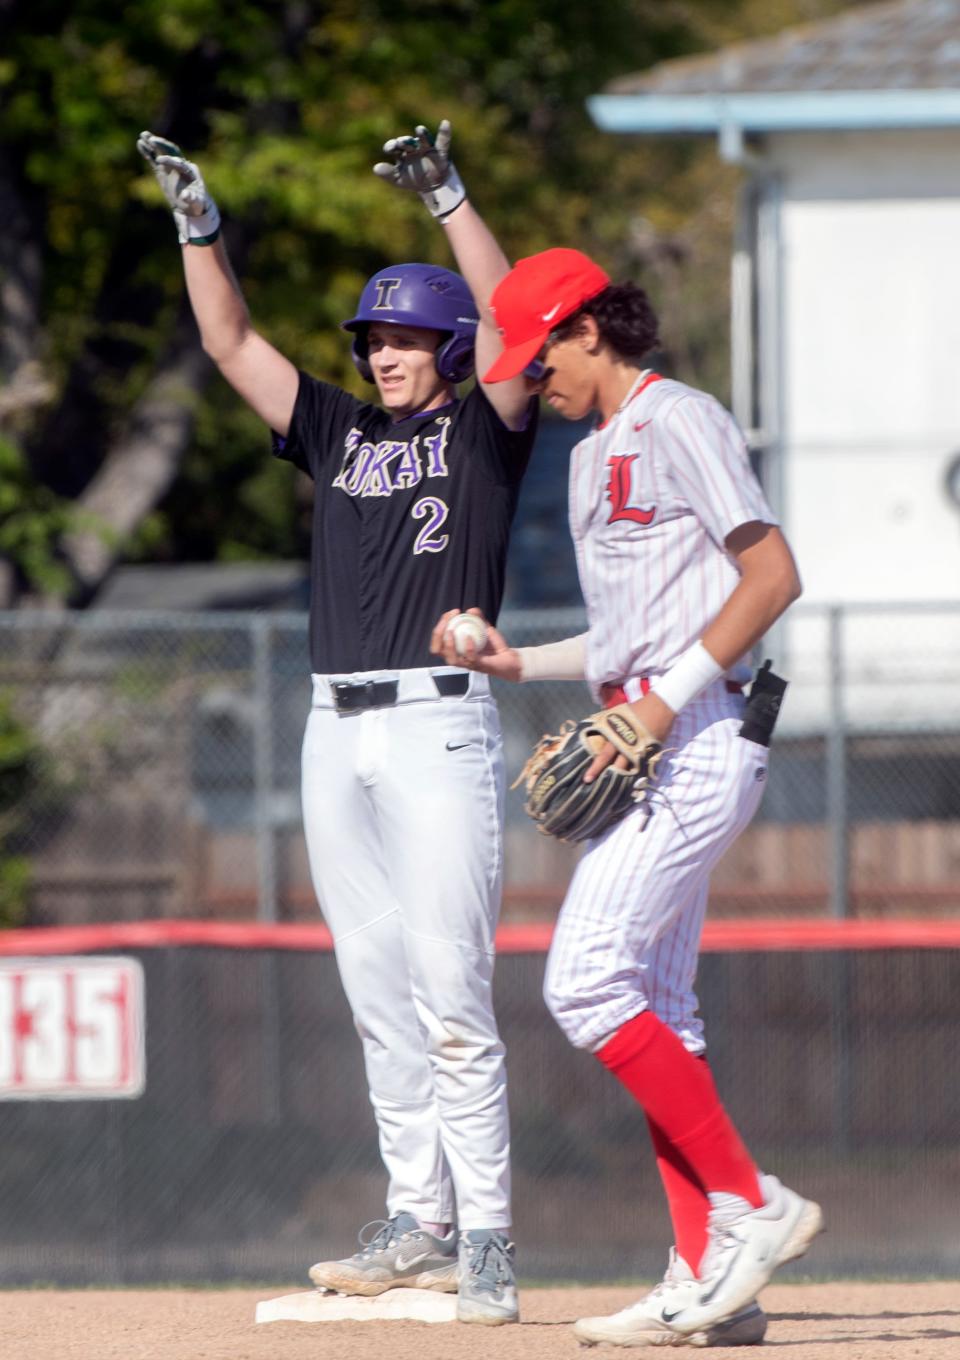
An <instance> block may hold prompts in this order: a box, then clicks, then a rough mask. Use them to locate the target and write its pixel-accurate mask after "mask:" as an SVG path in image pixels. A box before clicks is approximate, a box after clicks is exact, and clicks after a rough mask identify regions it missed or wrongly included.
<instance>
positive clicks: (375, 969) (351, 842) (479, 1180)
mask: <svg viewBox="0 0 960 1360" xmlns="http://www.w3.org/2000/svg"><path fill="white" fill-rule="evenodd" d="M439 673H445V674H451V673H453V674H457V675H465V674H467V672H464V671H459V670H454V671H451V668H449V667H447V668H443V667H439V668H437V670H436V671H433V670H426V669H425V670H407V671H399V672H383V671H376V672H364V673H362V674H354V675H346V676H339V675H338V676H318V675H315V676H314V677H313V707H312V708H311V711H310V716H309V719H308V721H307V728H306V733H305V736H304V743H303V753H302V796H303V816H304V829H305V833H306V841H307V850H308V854H309V858H310V870H311V875H312V878H313V884H314V888H315V890H316V894H317V898H318V900H319V902H320V906H321V909H322V911H323V914H324V917H325V919H326V921H327V924H328V926H329V927H330V931H331V933H332V935H333V938H334V945H335V950H336V956H337V964H338V966H339V969H340V977H341V980H342V982H343V987H344V990H345V992H346V994H347V999H348V1001H349V1003H350V1006H351V1009H352V1011H353V1016H354V1023H355V1024H356V1027H357V1030H358V1032H359V1034H360V1037H361V1040H362V1042H363V1054H364V1059H365V1063H366V1075H367V1083H368V1086H369V1089H370V1100H371V1103H372V1105H373V1109H374V1112H375V1114H376V1119H377V1126H378V1129H379V1135H380V1151H381V1155H382V1157H383V1161H384V1164H385V1166H386V1168H387V1173H388V1176H389V1187H388V1193H387V1213H388V1215H393V1214H395V1213H397V1212H398V1211H399V1210H401V1209H405V1210H407V1211H408V1212H410V1213H413V1214H416V1215H417V1217H418V1218H421V1219H423V1220H426V1221H428V1222H437V1223H459V1226H460V1228H461V1229H471V1228H508V1227H509V1226H510V1222H511V1218H510V1161H509V1157H510V1142H509V1123H508V1115H507V1090H506V1071H505V1065H504V1049H503V1044H502V1042H501V1040H500V1036H499V1034H498V1032H497V1026H496V1021H495V1019H494V1015H493V1005H492V995H491V993H492V980H493V964H494V932H495V930H496V925H497V919H498V916H499V911H500V894H501V887H502V876H503V836H502V826H503V800H504V772H503V749H502V740H501V734H500V721H499V716H498V714H497V709H496V704H495V702H494V700H493V698H492V696H491V694H490V688H489V681H488V680H487V677H486V676H482V675H477V674H473V673H469V689H468V692H467V694H466V695H465V696H463V697H451V698H441V697H439V696H438V694H437V690H436V686H435V684H434V682H433V678H432V677H433V675H435V674H439ZM366 680H375V681H381V680H396V681H397V683H398V699H397V703H396V704H395V705H392V706H389V707H382V708H372V709H366V710H362V711H360V712H355V713H341V712H338V711H337V709H336V708H335V707H334V704H333V697H332V688H331V687H332V685H333V684H334V683H337V682H340V681H346V682H349V683H358V682H363V681H366Z"/></svg>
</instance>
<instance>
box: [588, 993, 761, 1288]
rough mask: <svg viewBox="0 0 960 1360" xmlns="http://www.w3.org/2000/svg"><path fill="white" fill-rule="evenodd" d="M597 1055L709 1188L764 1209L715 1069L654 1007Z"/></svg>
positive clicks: (750, 1161) (751, 1165)
mask: <svg viewBox="0 0 960 1360" xmlns="http://www.w3.org/2000/svg"><path fill="white" fill-rule="evenodd" d="M597 1057H598V1058H599V1059H600V1061H601V1062H602V1063H603V1065H604V1067H606V1068H607V1069H608V1070H609V1071H611V1072H612V1073H613V1074H614V1076H615V1077H617V1079H618V1080H619V1081H621V1082H622V1083H623V1085H624V1086H625V1087H626V1088H627V1090H628V1091H629V1092H630V1094H631V1095H632V1096H633V1097H634V1099H635V1100H637V1101H638V1102H639V1103H640V1105H641V1106H642V1108H643V1111H644V1113H645V1114H646V1115H647V1116H648V1118H649V1119H650V1120H652V1122H653V1123H654V1124H656V1125H657V1126H658V1128H659V1129H660V1130H661V1132H662V1133H663V1135H664V1137H665V1138H666V1139H667V1141H668V1142H669V1143H670V1144H671V1146H672V1147H673V1148H675V1149H676V1150H677V1151H678V1152H679V1153H681V1154H682V1156H683V1158H684V1159H685V1161H687V1162H688V1163H689V1165H690V1167H691V1168H692V1170H693V1172H694V1173H695V1175H696V1177H697V1179H698V1180H699V1182H700V1184H701V1185H702V1186H703V1188H704V1190H705V1191H707V1192H708V1193H709V1192H710V1191H713V1190H722V1191H726V1192H727V1193H729V1194H732V1195H740V1196H742V1198H743V1199H745V1200H748V1201H749V1203H750V1204H751V1205H752V1206H753V1207H754V1208H755V1209H757V1208H759V1207H760V1205H761V1204H762V1203H763V1195H762V1194H761V1193H760V1185H759V1182H758V1179H757V1168H756V1166H755V1165H754V1163H753V1159H752V1158H751V1156H750V1154H749V1152H748V1151H747V1149H746V1147H745V1146H744V1144H743V1140H742V1139H741V1137H740V1135H739V1134H738V1133H737V1130H736V1129H735V1128H734V1126H733V1122H732V1121H731V1119H730V1117H729V1115H728V1114H727V1112H726V1110H725V1109H724V1108H723V1106H722V1104H721V1103H720V1097H719V1095H718V1094H717V1088H716V1086H715V1085H714V1083H713V1077H712V1075H711V1073H710V1069H709V1067H708V1066H707V1064H706V1063H705V1062H701V1061H700V1060H699V1059H698V1058H695V1057H694V1056H693V1054H692V1053H689V1052H688V1051H687V1049H686V1048H684V1046H683V1044H682V1043H681V1042H680V1040H679V1039H678V1038H677V1036H676V1034H674V1032H673V1030H672V1029H669V1028H668V1027H667V1026H666V1025H665V1024H664V1023H663V1021H662V1020H660V1019H658V1018H657V1016H655V1015H654V1014H653V1012H652V1011H641V1012H640V1014H639V1015H635V1016H634V1017H633V1019H632V1020H628V1021H627V1023H626V1024H625V1025H621V1027H620V1028H619V1029H618V1030H617V1032H616V1034H615V1035H614V1036H613V1038H612V1039H610V1040H608V1041H607V1043H605V1044H604V1046H603V1048H601V1049H600V1050H599V1052H598V1053H597ZM687 1264H688V1265H690V1266H691V1268H693V1263H692V1262H690V1261H688V1262H687Z"/></svg>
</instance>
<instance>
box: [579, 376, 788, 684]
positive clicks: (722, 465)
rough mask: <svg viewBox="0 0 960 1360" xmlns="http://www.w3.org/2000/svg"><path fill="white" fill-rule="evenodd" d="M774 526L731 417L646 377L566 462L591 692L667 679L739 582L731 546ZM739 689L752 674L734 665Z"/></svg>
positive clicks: (694, 393) (703, 396)
mask: <svg viewBox="0 0 960 1360" xmlns="http://www.w3.org/2000/svg"><path fill="white" fill-rule="evenodd" d="M752 520H759V521H762V522H763V523H765V524H776V523H777V520H776V518H775V516H774V514H773V512H772V510H771V509H770V506H769V505H768V503H767V500H766V497H765V496H764V494H763V491H762V490H761V487H760V484H759V482H758V481H757V479H756V477H755V475H754V473H753V469H752V468H751V467H750V461H749V458H748V455H747V450H746V445H745V443H744V439H743V435H742V434H741V432H740V430H739V428H738V426H737V424H736V422H735V421H734V419H733V417H732V416H731V415H730V414H729V413H728V412H727V411H726V410H725V409H724V408H723V407H722V406H721V405H720V403H719V402H718V401H717V400H716V399H715V398H714V397H711V396H709V395H708V394H707V393H706V392H700V391H698V390H697V389H696V388H692V387H687V386H686V384H684V383H680V382H674V381H673V380H672V379H665V378H660V377H659V375H657V374H655V373H651V372H649V371H647V372H645V373H643V374H641V376H640V378H639V379H638V380H637V383H636V385H635V386H634V389H633V391H632V393H631V394H630V396H629V397H628V398H627V400H626V401H625V402H624V404H623V405H622V406H621V407H620V409H619V410H618V411H617V412H615V414H614V415H613V416H612V417H611V418H610V420H608V421H607V422H606V423H605V424H604V425H602V426H600V427H599V428H598V429H597V430H595V431H594V432H593V433H592V434H590V435H588V436H587V438H586V439H582V440H581V441H580V442H579V443H578V444H577V445H576V447H575V448H574V450H573V454H572V456H571V460H570V531H571V534H572V536H573V542H574V547H575V549H576V554H577V567H578V570H579V574H580V587H581V590H582V591H583V597H584V602H585V604H586V608H587V619H588V622H589V625H590V631H589V635H588V637H587V654H586V672H587V682H588V684H589V685H590V687H591V689H592V690H593V692H594V694H595V695H597V694H598V693H599V687H600V685H601V684H603V683H605V682H608V681H609V682H617V683H620V682H622V681H623V680H625V679H627V678H628V677H630V676H640V675H651V676H653V675H659V674H661V673H662V672H663V671H665V670H668V669H669V668H670V666H672V665H673V664H674V662H675V661H676V660H677V658H678V657H679V656H680V655H681V654H682V653H683V652H684V651H686V649H687V648H688V647H689V646H691V645H692V644H693V643H694V642H696V641H697V639H698V638H700V637H701V636H702V634H703V631H704V629H705V628H706V627H707V625H708V624H709V623H710V622H711V621H712V620H713V619H714V618H715V617H716V616H717V614H718V613H719V612H720V609H721V607H722V606H723V604H724V602H725V601H726V599H727V597H728V596H729V595H730V594H731V592H732V591H733V589H734V587H735V586H736V584H737V581H738V580H739V574H738V571H737V567H736V564H735V563H734V561H733V559H732V558H731V556H730V554H729V553H728V552H727V551H726V549H725V547H724V540H725V538H726V537H727V535H728V534H730V533H731V532H732V531H733V530H734V529H736V528H737V527H738V526H739V525H741V524H747V523H749V522H750V521H752ZM729 674H730V677H731V678H732V679H735V680H737V681H738V682H740V681H745V680H746V679H747V678H748V675H749V669H748V667H747V666H745V665H740V666H735V667H733V668H732V669H731V671H730V672H729Z"/></svg>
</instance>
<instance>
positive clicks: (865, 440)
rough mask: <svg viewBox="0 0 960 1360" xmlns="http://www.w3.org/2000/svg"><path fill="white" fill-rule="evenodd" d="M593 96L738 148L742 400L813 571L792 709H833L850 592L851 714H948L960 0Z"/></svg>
mask: <svg viewBox="0 0 960 1360" xmlns="http://www.w3.org/2000/svg"><path fill="white" fill-rule="evenodd" d="M590 111H591V114H592V116H593V118H594V120H595V122H596V123H597V125H598V126H599V127H600V128H602V129H605V130H607V131H610V132H616V133H630V134H638V133H639V134H645V135H650V134H665V133H673V134H678V133H682V134H712V135H714V136H715V137H716V138H717V139H718V151H719V154H721V155H722V156H724V157H725V158H728V159H732V160H734V161H736V162H737V163H738V164H740V165H742V166H743V168H744V189H743V193H742V199H741V205H740V215H739V216H740V220H739V232H738V243H737V249H736V251H735V255H734V260H733V270H732V355H733V375H732V377H733V394H734V397H733V404H734V412H735V414H736V416H737V418H738V419H739V421H740V423H741V425H742V426H743V427H744V428H745V429H746V430H748V431H749V432H750V437H751V439H752V440H753V442H754V444H755V446H756V447H757V449H758V450H759V451H760V454H761V459H762V467H763V475H764V480H765V482H766V485H767V488H768V491H769V492H770V495H771V498H772V500H773V503H774V505H775V506H776V508H777V510H778V512H779V513H780V515H781V517H782V521H783V524H784V528H785V531H786V533H787V535H788V537H789V538H790V541H791V543H792V545H793V547H794V549H795V551H796V554H797V557H798V559H799V562H800V567H801V573H802V576H803V580H804V586H805V594H804V600H803V602H802V604H801V605H800V606H797V607H796V608H795V609H794V611H792V612H791V615H790V616H789V622H788V623H787V624H785V625H784V629H783V636H781V637H779V638H778V639H777V652H778V656H780V657H785V658H786V661H785V662H784V664H785V667H786V668H787V669H788V672H789V673H790V674H791V677H792V679H793V680H794V681H795V684H794V688H793V692H792V694H791V700H790V703H789V704H788V705H787V706H786V707H785V720H786V722H787V723H788V724H792V725H793V726H794V728H797V729H803V728H807V729H808V730H809V729H810V728H811V727H812V728H821V729H822V727H823V726H824V725H825V724H826V723H828V722H829V721H830V720H831V712H832V705H833V704H834V702H835V699H836V691H834V693H833V696H831V691H830V689H829V680H830V670H831V667H830V664H829V661H828V655H829V648H828V630H829V619H830V614H829V610H828V609H827V607H828V606H844V607H845V610H846V612H845V616H844V622H843V624H842V626H840V625H839V623H838V619H839V615H837V614H834V616H833V617H834V627H835V635H838V634H839V635H842V637H843V651H844V660H843V667H844V673H845V675H846V678H847V684H848V687H847V689H846V697H845V708H846V717H847V720H848V721H850V722H851V723H852V724H853V725H854V726H861V727H873V726H876V725H879V726H881V727H884V728H887V729H889V727H890V726H891V725H894V726H900V725H903V726H917V725H919V726H928V725H930V724H929V719H930V718H931V717H932V716H933V715H934V714H936V716H937V718H938V719H939V718H940V717H946V716H947V715H948V714H949V720H950V724H951V725H952V726H954V728H956V724H957V723H958V722H960V609H958V603H960V0H893V2H892V3H886V4H877V5H870V6H863V7H858V8H856V9H852V10H850V11H849V12H848V13H846V14H842V15H840V16H838V17H836V18H833V19H830V20H826V21H823V22H820V23H817V24H813V25H807V26H805V27H803V28H798V29H791V30H787V31H786V32H784V33H782V34H780V35H778V36H777V37H774V38H769V39H764V40H761V41H755V42H749V43H744V44H740V45H737V46H734V47H730V48H727V49H725V50H723V51H720V52H717V53H715V54H711V55H707V56H703V57H697V58H693V59H682V60H677V61H670V62H665V63H662V64H661V65H659V66H657V67H654V68H652V69H651V70H649V71H644V72H641V73H639V74H638V75H633V76H627V77H624V78H622V79H620V80H618V81H616V82H614V83H613V84H612V85H611V86H610V87H609V88H608V89H607V90H606V91H605V92H604V93H603V94H600V95H598V96H596V97H595V98H593V99H592V100H591V101H590ZM918 602H925V604H926V608H918V607H916V605H917V603H918ZM811 606H814V607H815V608H813V609H812V608H811ZM860 606H865V607H866V608H864V609H863V610H861V609H860V608H859V607H860ZM935 725H938V724H935Z"/></svg>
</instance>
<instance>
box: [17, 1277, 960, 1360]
mask: <svg viewBox="0 0 960 1360" xmlns="http://www.w3.org/2000/svg"><path fill="white" fill-rule="evenodd" d="M301 1288H302V1286H300V1285H295V1286H292V1288H291V1289H290V1290H285V1289H283V1288H276V1287H270V1288H267V1289H225V1290H219V1289H202V1290H201V1289H197V1290H175V1289H157V1290H137V1289H128V1290H99V1289H88V1290H11V1291H7V1292H4V1293H3V1294H2V1295H0V1300H2V1301H0V1356H2V1357H3V1360H383V1357H384V1356H389V1357H390V1360H480V1357H490V1360H564V1357H571V1360H572V1357H584V1358H585V1357H586V1356H587V1355H588V1354H590V1353H591V1352H589V1351H588V1350H587V1349H586V1348H581V1347H580V1345H579V1343H578V1342H577V1341H576V1340H575V1338H574V1336H573V1333H572V1331H571V1330H570V1325H569V1324H570V1323H571V1322H573V1321H574V1319H575V1318H577V1317H581V1316H585V1315H591V1314H597V1313H607V1312H613V1311H615V1310H616V1309H618V1308H622V1307H623V1306H624V1305H625V1304H627V1303H630V1302H632V1301H633V1300H634V1299H636V1298H637V1297H638V1292H637V1291H636V1290H630V1289H625V1288H622V1287H620V1288H579V1287H577V1288H542V1289H526V1290H524V1289H521V1295H520V1303H521V1312H522V1315H523V1321H522V1322H521V1324H520V1325H519V1326H517V1327H497V1328H487V1327H465V1326H461V1325H459V1324H457V1323H422V1322H406V1321H403V1322H401V1321H391V1322H384V1321H378V1322H323V1323H300V1322H270V1323H260V1324H256V1323H255V1322H254V1320H253V1319H254V1310H255V1307H256V1304H257V1303H258V1302H260V1301H261V1300H262V1299H267V1298H274V1297H276V1296H277V1295H280V1294H284V1293H287V1292H295V1291H296V1290H298V1289H301ZM762 1302H763V1305H764V1307H765V1309H766V1310H767V1313H768V1315H769V1318H770V1325H769V1329H768V1331H767V1340H766V1343H765V1345H766V1349H767V1350H768V1351H774V1350H776V1349H777V1348H783V1349H782V1350H781V1354H782V1355H783V1356H784V1360H841V1358H842V1360H951V1358H952V1357H957V1356H960V1282H957V1281H955V1282H948V1281H936V1282H931V1283H886V1284H877V1283H869V1284H864V1283H832V1284H788V1285H771V1286H770V1287H769V1288H768V1289H766V1290H765V1291H764V1293H763V1298H762ZM593 1353H594V1354H596V1355H597V1357H598V1360H599V1357H600V1356H610V1357H613V1356H614V1355H617V1354H621V1353H622V1352H620V1351H617V1350H614V1349H612V1348H610V1347H603V1348H600V1349H598V1350H596V1351H595V1352H593ZM714 1353H715V1354H716V1355H717V1356H718V1360H722V1357H723V1356H731V1357H732V1356H734V1355H736V1354H738V1352H736V1351H734V1350H728V1349H718V1350H717V1351H715V1352H714Z"/></svg>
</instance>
